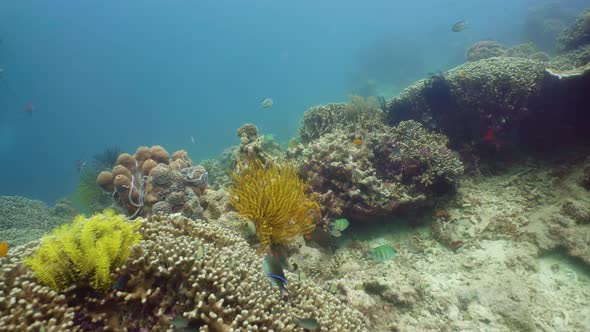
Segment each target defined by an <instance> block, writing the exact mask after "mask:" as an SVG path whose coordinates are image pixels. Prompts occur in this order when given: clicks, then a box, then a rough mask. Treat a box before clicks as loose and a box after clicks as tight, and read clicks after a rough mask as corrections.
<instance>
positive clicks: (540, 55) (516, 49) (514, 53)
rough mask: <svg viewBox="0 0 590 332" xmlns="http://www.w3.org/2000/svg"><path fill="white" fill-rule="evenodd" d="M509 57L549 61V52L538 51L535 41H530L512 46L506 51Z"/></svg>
mask: <svg viewBox="0 0 590 332" xmlns="http://www.w3.org/2000/svg"><path fill="white" fill-rule="evenodd" d="M505 56H507V57H517V58H526V59H532V60H538V61H549V59H550V57H549V54H547V53H545V52H541V51H538V50H537V48H536V46H535V43H533V42H528V43H523V44H519V45H515V46H512V47H511V48H510V49H508V50H507V51H506V53H505Z"/></svg>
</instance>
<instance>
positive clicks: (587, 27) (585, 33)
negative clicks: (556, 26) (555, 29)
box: [557, 9, 590, 52]
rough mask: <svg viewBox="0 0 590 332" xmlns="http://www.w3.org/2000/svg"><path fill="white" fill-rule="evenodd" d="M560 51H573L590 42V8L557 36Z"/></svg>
mask: <svg viewBox="0 0 590 332" xmlns="http://www.w3.org/2000/svg"><path fill="white" fill-rule="evenodd" d="M557 42H558V44H559V50H560V51H562V52H563V51H571V50H574V49H577V48H579V47H581V46H584V45H588V44H590V9H587V10H586V11H584V12H582V13H581V14H580V16H579V17H578V19H577V20H576V22H575V23H574V24H573V25H571V26H569V27H567V28H566V29H564V30H563V31H562V32H561V34H560V35H559V37H558V38H557Z"/></svg>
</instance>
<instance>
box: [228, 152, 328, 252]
mask: <svg viewBox="0 0 590 332" xmlns="http://www.w3.org/2000/svg"><path fill="white" fill-rule="evenodd" d="M238 167H239V169H238V171H237V172H236V173H233V174H232V184H233V185H232V187H231V189H230V193H229V194H230V203H231V204H232V206H233V207H235V208H236V210H238V212H239V213H240V214H241V215H242V216H244V217H246V218H248V219H250V220H252V221H253V222H254V223H255V225H256V235H257V236H258V239H259V240H260V242H261V243H262V245H263V246H265V247H266V246H268V245H270V244H286V243H289V242H291V241H292V240H293V238H294V237H296V236H299V235H304V234H308V233H310V232H311V231H313V229H314V228H315V223H314V221H315V220H316V218H320V217H321V213H320V207H319V205H318V204H317V203H316V202H315V201H313V200H312V199H310V198H309V197H308V196H307V195H306V193H305V190H306V189H307V186H308V184H307V183H306V182H304V181H302V180H301V179H300V178H299V175H298V174H297V168H296V167H295V166H294V165H292V164H287V163H284V164H281V165H277V164H275V163H272V162H270V163H269V165H268V166H267V167H265V165H264V164H263V163H262V162H261V161H260V160H259V159H256V158H250V159H248V161H247V164H245V165H239V166H238Z"/></svg>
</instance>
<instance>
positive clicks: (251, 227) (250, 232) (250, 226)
mask: <svg viewBox="0 0 590 332" xmlns="http://www.w3.org/2000/svg"><path fill="white" fill-rule="evenodd" d="M244 230H245V231H246V235H247V236H250V237H252V236H255V235H256V224H255V223H254V222H253V221H251V220H247V221H246V223H245V224H244Z"/></svg>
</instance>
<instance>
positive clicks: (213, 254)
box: [0, 215, 369, 332]
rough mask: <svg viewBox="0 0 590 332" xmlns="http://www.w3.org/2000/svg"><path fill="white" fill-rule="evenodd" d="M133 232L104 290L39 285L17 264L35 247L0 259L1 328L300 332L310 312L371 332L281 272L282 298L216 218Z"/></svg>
mask: <svg viewBox="0 0 590 332" xmlns="http://www.w3.org/2000/svg"><path fill="white" fill-rule="evenodd" d="M139 232H140V233H141V234H142V235H143V240H142V241H141V242H140V244H139V245H136V246H133V248H132V250H131V251H132V253H131V255H130V257H129V259H128V260H127V262H126V263H125V264H123V265H122V266H121V267H120V268H118V269H116V270H115V273H116V274H117V275H118V276H120V279H119V281H121V280H123V282H117V284H116V290H112V291H109V292H106V293H104V294H103V293H96V292H89V291H88V289H87V288H85V287H83V285H81V284H76V285H75V286H73V287H70V288H68V289H67V290H66V291H65V292H64V293H63V294H57V293H56V292H54V291H52V290H50V289H49V288H48V287H46V286H43V285H40V284H39V283H38V282H37V281H36V280H35V278H34V276H33V273H32V272H31V271H30V270H29V269H27V268H25V267H24V266H23V264H22V260H21V258H22V257H23V256H26V255H29V254H30V253H31V250H32V249H33V246H35V245H36V243H32V244H31V245H29V246H20V247H18V248H15V250H13V251H12V253H11V255H10V257H4V258H0V265H1V266H2V269H0V332H8V331H40V330H46V331H177V330H178V329H177V328H175V326H174V325H173V324H174V320H175V317H176V318H180V319H185V320H188V323H189V324H188V325H189V326H191V327H194V330H195V331H293V332H299V331H303V328H301V327H299V326H296V325H295V324H294V323H293V320H294V319H295V318H301V319H304V318H314V319H315V320H317V322H318V324H319V325H320V327H321V330H322V331H359V332H363V331H368V330H369V329H368V327H367V326H366V325H365V324H364V323H363V318H362V317H361V316H360V313H358V312H357V311H356V310H353V309H351V308H350V307H348V306H347V305H345V304H344V303H342V302H341V301H340V300H339V299H338V298H336V297H335V296H333V295H332V294H330V293H328V292H325V291H322V289H321V288H320V287H319V286H317V285H316V284H315V283H313V282H311V281H309V280H303V281H298V280H297V278H296V277H295V275H294V274H292V273H290V272H288V271H287V272H286V274H287V278H289V285H288V287H289V292H290V293H289V300H288V301H282V300H281V298H280V296H279V294H278V290H277V289H276V288H273V287H272V285H271V283H270V282H268V278H267V277H266V275H265V274H264V273H263V271H262V269H261V268H260V266H261V264H262V259H261V258H260V257H258V256H257V255H256V253H255V251H254V250H253V249H252V248H251V247H250V246H249V245H248V243H247V242H246V241H245V240H244V239H243V238H242V237H240V236H239V235H238V234H237V233H236V232H234V231H233V230H231V229H228V228H225V227H224V226H223V223H218V222H216V223H208V222H204V221H202V220H201V221H194V220H190V219H187V218H184V217H182V216H179V215H176V216H173V217H163V216H154V217H153V219H152V220H151V222H143V223H142V224H141V227H140V230H139ZM199 253H200V254H199ZM191 330H192V329H191Z"/></svg>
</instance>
